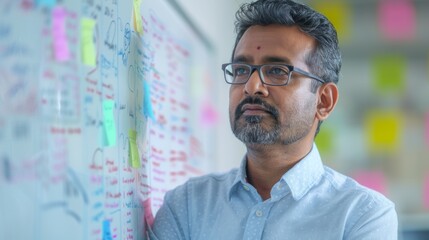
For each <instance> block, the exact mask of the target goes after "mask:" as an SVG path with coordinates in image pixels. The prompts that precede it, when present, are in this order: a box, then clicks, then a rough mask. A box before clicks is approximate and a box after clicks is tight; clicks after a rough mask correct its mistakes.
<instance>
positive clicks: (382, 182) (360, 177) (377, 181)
mask: <svg viewBox="0 0 429 240" xmlns="http://www.w3.org/2000/svg"><path fill="white" fill-rule="evenodd" d="M352 177H353V178H354V179H355V180H356V181H357V182H358V183H360V184H362V185H363V186H365V187H367V188H371V189H372V190H375V191H377V192H380V193H382V194H384V195H386V194H387V188H386V178H385V177H384V173H383V172H381V171H378V170H369V171H364V170H362V171H357V172H355V173H353V174H352Z"/></svg>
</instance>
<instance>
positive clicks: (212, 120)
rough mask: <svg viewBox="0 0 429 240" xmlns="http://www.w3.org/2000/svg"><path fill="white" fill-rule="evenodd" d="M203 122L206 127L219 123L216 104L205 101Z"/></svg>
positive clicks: (202, 114) (202, 112) (202, 109)
mask: <svg viewBox="0 0 429 240" xmlns="http://www.w3.org/2000/svg"><path fill="white" fill-rule="evenodd" d="M200 117H201V123H202V125H203V126H205V127H210V126H213V125H215V124H216V123H217V119H218V114H217V111H216V109H215V108H214V106H213V105H212V104H211V103H210V102H208V101H205V102H204V103H203V105H202V107H201V115H200Z"/></svg>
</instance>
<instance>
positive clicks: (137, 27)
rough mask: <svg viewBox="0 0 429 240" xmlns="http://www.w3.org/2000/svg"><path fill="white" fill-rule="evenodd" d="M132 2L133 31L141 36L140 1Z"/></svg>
mask: <svg viewBox="0 0 429 240" xmlns="http://www.w3.org/2000/svg"><path fill="white" fill-rule="evenodd" d="M133 2H134V11H133V18H134V30H135V31H136V32H138V33H139V34H143V23H142V17H141V14H140V5H141V0H134V1H133Z"/></svg>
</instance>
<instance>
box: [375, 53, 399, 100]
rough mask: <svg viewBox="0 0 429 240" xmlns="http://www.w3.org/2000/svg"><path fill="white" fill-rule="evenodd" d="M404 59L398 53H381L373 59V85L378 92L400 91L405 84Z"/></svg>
mask: <svg viewBox="0 0 429 240" xmlns="http://www.w3.org/2000/svg"><path fill="white" fill-rule="evenodd" d="M405 70H406V66H405V60H404V58H403V57H402V56H399V55H382V56H377V57H375V58H374V59H373V65H372V72H373V86H374V89H375V90H376V91H377V92H379V93H386V92H396V93H398V92H401V91H403V90H404V85H405V81H404V79H405Z"/></svg>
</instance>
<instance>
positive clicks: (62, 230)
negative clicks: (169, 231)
mask: <svg viewBox="0 0 429 240" xmlns="http://www.w3.org/2000/svg"><path fill="white" fill-rule="evenodd" d="M0 13H1V14H0V196H1V198H0V216H1V217H0V239H43V240H45V239H46V240H50V239H144V238H145V226H146V225H147V224H151V223H152V221H153V217H154V216H155V214H156V211H157V210H158V209H159V207H160V206H161V204H162V200H163V196H164V194H165V192H166V191H168V190H170V189H172V188H174V187H175V186H177V185H179V184H182V183H183V182H184V181H186V180H187V179H189V178H190V177H193V176H197V175H201V174H203V173H205V172H207V171H208V170H209V169H212V168H213V165H212V164H213V159H211V157H212V156H213V152H212V151H213V150H212V149H213V148H212V147H211V146H212V144H213V141H214V140H213V139H214V131H213V125H214V124H215V122H216V108H215V107H214V100H215V96H213V95H212V94H210V89H213V87H214V86H213V84H214V81H213V76H214V73H213V71H214V69H213V64H212V63H213V60H212V59H213V54H214V51H213V49H212V48H211V47H210V44H209V43H208V41H207V40H206V39H204V38H202V36H201V34H200V33H199V32H198V31H197V30H196V29H195V27H194V25H193V23H192V22H190V21H189V19H188V18H186V16H184V15H183V12H182V11H181V10H180V8H179V9H178V6H177V4H176V3H175V2H173V1H159V0H157V1H155V0H152V1H150V0H145V1H139V0H134V1H121V2H120V3H119V1H117V0H105V1H101V0H81V1H76V0H74V1H72V0H63V1H55V0H45V1H42V0H38V1H29V0H21V1H12V0H6V1H2V2H1V3H0Z"/></svg>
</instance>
